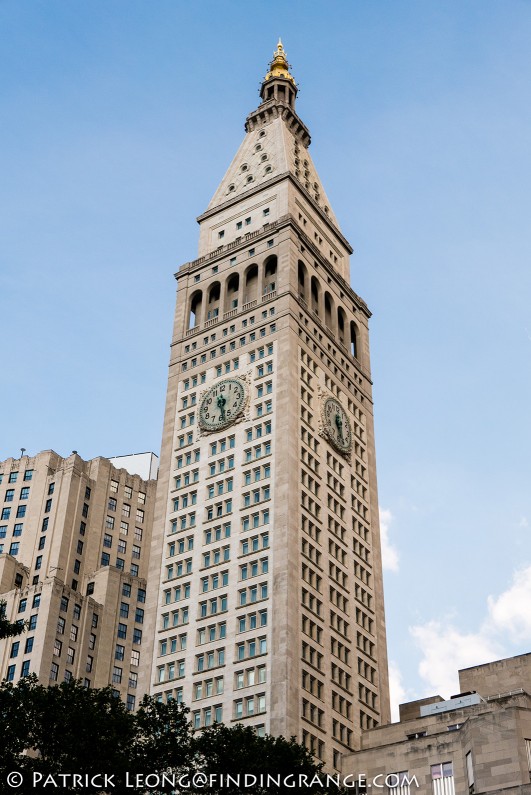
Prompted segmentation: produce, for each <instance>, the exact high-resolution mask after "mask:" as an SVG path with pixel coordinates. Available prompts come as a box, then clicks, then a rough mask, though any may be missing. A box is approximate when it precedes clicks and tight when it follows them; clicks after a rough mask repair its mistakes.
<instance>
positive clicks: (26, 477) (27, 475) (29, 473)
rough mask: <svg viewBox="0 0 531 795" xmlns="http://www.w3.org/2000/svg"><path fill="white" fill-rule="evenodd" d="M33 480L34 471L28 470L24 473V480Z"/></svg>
mask: <svg viewBox="0 0 531 795" xmlns="http://www.w3.org/2000/svg"><path fill="white" fill-rule="evenodd" d="M32 478H33V469H26V471H25V472H24V480H31V479H32Z"/></svg>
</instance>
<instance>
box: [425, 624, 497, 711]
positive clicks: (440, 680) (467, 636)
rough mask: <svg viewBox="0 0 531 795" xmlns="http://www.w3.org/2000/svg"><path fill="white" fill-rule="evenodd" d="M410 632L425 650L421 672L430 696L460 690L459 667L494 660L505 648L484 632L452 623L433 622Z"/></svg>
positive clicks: (452, 693) (446, 696)
mask: <svg viewBox="0 0 531 795" xmlns="http://www.w3.org/2000/svg"><path fill="white" fill-rule="evenodd" d="M410 633H411V635H412V636H413V638H414V640H415V642H416V644H417V646H418V647H419V648H420V650H421V652H422V659H421V661H420V663H419V674H420V676H421V677H422V679H423V680H424V682H425V683H426V685H427V690H426V695H430V696H431V695H440V696H442V697H443V698H450V696H453V695H455V694H456V693H459V680H458V676H457V671H458V670H459V668H468V667H469V666H471V665H479V664H480V663H485V662H492V660H497V659H499V657H500V655H502V650H501V648H500V647H499V646H498V644H497V643H496V642H495V641H493V640H491V639H490V638H488V637H485V636H484V635H483V631H482V630H480V631H479V632H475V633H474V632H471V633H464V632H460V630H458V629H457V628H456V627H454V626H452V624H446V623H442V622H441V621H429V622H428V623H427V624H424V625H420V626H416V627H411V628H410Z"/></svg>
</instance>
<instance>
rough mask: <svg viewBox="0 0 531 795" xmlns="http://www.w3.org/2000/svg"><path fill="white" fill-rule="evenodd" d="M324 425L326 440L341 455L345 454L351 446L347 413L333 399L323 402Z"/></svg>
mask: <svg viewBox="0 0 531 795" xmlns="http://www.w3.org/2000/svg"><path fill="white" fill-rule="evenodd" d="M323 414H324V425H325V430H326V433H327V436H328V438H329V439H330V441H331V442H332V444H333V445H334V447H335V448H337V450H339V451H340V452H341V453H347V452H348V451H349V450H350V447H351V445H352V428H351V426H350V420H349V418H348V416H347V412H346V411H345V409H344V408H343V406H342V405H341V403H340V402H339V400H336V399H335V398H327V399H326V400H325V402H324V411H323Z"/></svg>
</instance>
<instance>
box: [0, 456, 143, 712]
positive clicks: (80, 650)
mask: <svg viewBox="0 0 531 795" xmlns="http://www.w3.org/2000/svg"><path fill="white" fill-rule="evenodd" d="M148 455H151V454H148ZM149 463H150V465H151V463H152V460H151V458H150V462H149ZM155 487H156V481H155V480H149V481H144V480H142V479H141V478H140V477H139V476H138V475H131V474H129V473H128V472H127V471H126V470H125V469H116V468H115V467H113V466H112V464H111V463H110V462H109V461H108V460H107V459H105V458H95V459H93V460H91V461H83V459H82V458H80V456H79V455H77V453H75V452H74V453H72V455H70V456H69V457H68V458H61V457H60V456H59V455H57V453H54V452H53V451H51V450H47V451H44V452H42V453H39V454H38V455H36V456H34V457H28V456H22V457H21V458H20V459H14V458H8V459H7V460H6V461H4V462H2V463H1V464H0V517H1V518H0V600H2V601H4V602H5V603H6V606H5V612H6V617H7V618H8V619H9V620H10V621H19V620H20V621H27V622H28V629H27V631H26V632H24V634H22V635H20V636H18V637H14V638H9V639H6V640H2V641H0V677H1V678H5V679H7V680H8V681H13V682H16V681H17V680H18V679H19V678H20V677H21V676H25V675H27V674H28V673H35V674H37V675H38V677H39V679H40V680H41V681H42V682H43V683H44V684H49V683H54V682H61V681H63V680H69V679H81V680H83V681H84V682H85V684H86V686H87V687H103V686H105V685H108V684H112V686H113V688H114V689H115V690H116V692H117V693H119V694H120V696H121V697H122V698H123V699H124V700H125V701H126V703H127V705H128V707H129V708H130V709H134V707H135V705H136V698H137V692H138V689H137V686H138V671H139V667H140V664H141V661H142V654H143V653H144V648H145V634H144V633H145V627H144V608H145V600H146V576H147V568H148V554H149V548H150V542H151V528H152V523H153V508H154V496H155Z"/></svg>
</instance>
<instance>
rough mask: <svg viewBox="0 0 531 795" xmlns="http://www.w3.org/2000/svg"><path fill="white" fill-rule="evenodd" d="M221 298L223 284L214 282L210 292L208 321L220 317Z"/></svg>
mask: <svg viewBox="0 0 531 795" xmlns="http://www.w3.org/2000/svg"><path fill="white" fill-rule="evenodd" d="M220 297H221V284H220V283H219V282H214V284H212V285H211V286H210V288H209V290H208V304H207V320H212V319H213V318H215V317H218V316H219V304H220V300H219V299H220Z"/></svg>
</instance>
